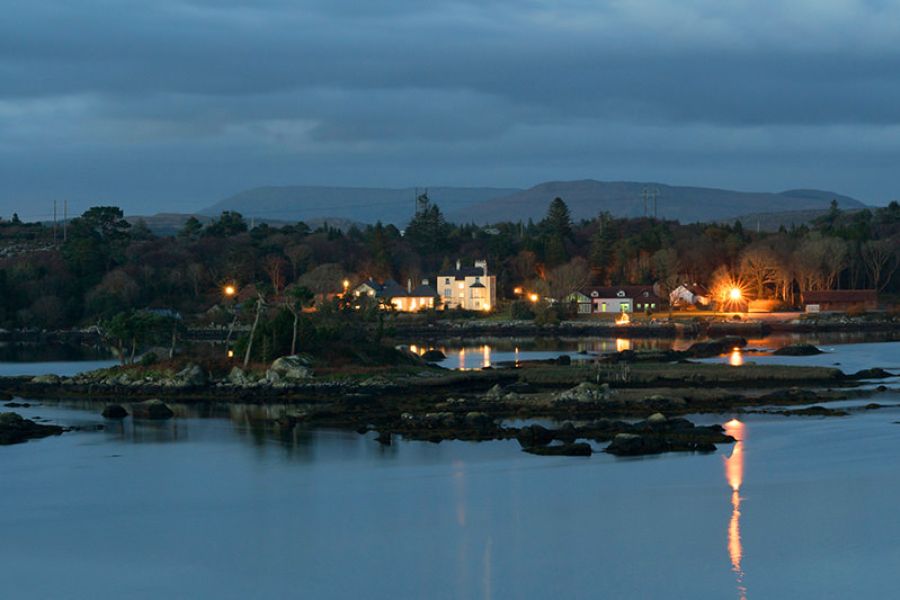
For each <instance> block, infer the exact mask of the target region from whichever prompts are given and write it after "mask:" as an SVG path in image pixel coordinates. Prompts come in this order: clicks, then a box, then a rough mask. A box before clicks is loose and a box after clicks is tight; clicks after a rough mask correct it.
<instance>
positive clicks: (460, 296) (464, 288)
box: [437, 260, 497, 311]
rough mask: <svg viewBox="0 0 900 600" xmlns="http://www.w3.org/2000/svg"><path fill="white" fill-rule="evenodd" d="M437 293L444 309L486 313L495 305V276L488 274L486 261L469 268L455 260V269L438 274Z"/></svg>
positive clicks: (479, 261) (477, 262)
mask: <svg viewBox="0 0 900 600" xmlns="http://www.w3.org/2000/svg"><path fill="white" fill-rule="evenodd" d="M437 291H438V293H439V294H440V297H441V303H442V304H443V305H444V307H446V308H462V309H465V310H484V311H488V310H491V308H493V307H494V306H496V305H497V276H496V275H489V274H488V267H487V261H486V260H476V261H475V263H474V265H473V266H471V267H464V266H463V265H462V261H460V260H457V261H456V268H455V269H453V268H451V269H447V270H442V271H441V272H440V273H438V276H437Z"/></svg>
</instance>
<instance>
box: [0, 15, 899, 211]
mask: <svg viewBox="0 0 900 600" xmlns="http://www.w3.org/2000/svg"><path fill="white" fill-rule="evenodd" d="M897 40H900V1H882V0H791V1H790V2H784V1H783V0H777V1H772V0H735V1H729V2H722V0H672V1H662V0H629V1H625V0H610V1H603V0H590V1H588V0H557V1H553V2H550V1H544V0H471V1H470V0H456V1H450V0H382V1H376V2H373V1H372V0H255V1H254V2H252V3H251V2H247V3H241V2H236V1H233V0H219V1H213V0H153V1H149V0H144V1H136V0H79V1H78V2H71V1H70V0H41V1H40V2H7V3H5V5H4V17H3V19H0V216H3V217H5V218H8V217H9V216H10V215H11V213H12V212H13V211H17V212H18V213H19V214H20V216H22V217H23V218H32V219H34V218H46V217H47V216H48V215H49V213H50V207H51V204H52V201H53V200H57V201H58V202H59V203H60V204H61V203H62V201H63V200H67V201H68V202H69V206H70V211H71V212H73V213H78V212H81V211H82V210H84V209H86V208H87V207H89V206H92V205H97V204H114V205H119V206H122V207H123V208H125V209H126V212H128V213H130V214H152V213H155V212H159V211H179V212H189V211H192V210H197V209H200V208H202V207H205V206H207V205H209V204H212V203H213V202H215V201H217V200H220V199H222V198H224V197H226V196H229V195H231V194H234V193H236V192H238V191H241V190H243V189H246V188H250V187H255V186H260V185H290V184H299V185H353V186H390V187H406V186H428V185H431V186H437V185H461V186H469V185H472V186H515V187H529V186H531V185H535V184H537V183H540V182H542V181H547V180H562V179H583V178H594V179H600V180H635V181H657V182H662V183H669V184H676V185H699V186H715V187H726V188H733V189H741V190H758V191H780V190H784V189H791V188H798V187H807V188H819V189H828V190H831V191H834V192H839V193H844V194H848V195H851V196H854V197H856V198H858V199H860V200H863V201H865V202H868V203H870V204H886V203H887V202H888V201H890V200H893V199H897V198H900V191H898V189H897V179H898V177H897V172H898V168H897V166H898V165H900V75H898V74H900V43H897ZM786 208H789V207H786Z"/></svg>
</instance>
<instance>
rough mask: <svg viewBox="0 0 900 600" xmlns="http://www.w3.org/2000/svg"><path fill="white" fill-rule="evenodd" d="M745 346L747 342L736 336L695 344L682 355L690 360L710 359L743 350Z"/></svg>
mask: <svg viewBox="0 0 900 600" xmlns="http://www.w3.org/2000/svg"><path fill="white" fill-rule="evenodd" d="M746 345H747V340H746V339H744V338H742V337H738V336H726V337H723V338H720V339H717V340H710V341H708V342H696V343H694V344H692V345H691V347H690V348H688V349H687V350H685V352H684V354H685V355H686V356H690V357H691V358H712V357H714V356H720V355H722V354H727V353H728V352H731V351H732V350H734V349H735V348H743V347H744V346H746Z"/></svg>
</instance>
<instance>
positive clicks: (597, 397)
mask: <svg viewBox="0 0 900 600" xmlns="http://www.w3.org/2000/svg"><path fill="white" fill-rule="evenodd" d="M608 391H609V388H608V387H607V388H605V389H604V388H602V387H601V386H599V385H597V384H595V383H589V382H587V381H585V382H583V383H579V384H578V385H576V386H575V387H573V388H571V389H569V390H566V391H565V392H562V393H561V394H560V395H559V396H557V398H556V401H557V402H560V403H569V402H601V401H603V400H606V399H607V396H608Z"/></svg>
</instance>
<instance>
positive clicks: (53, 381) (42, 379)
mask: <svg viewBox="0 0 900 600" xmlns="http://www.w3.org/2000/svg"><path fill="white" fill-rule="evenodd" d="M59 381H60V379H59V375H53V374H52V373H48V374H46V375H38V376H37V377H32V378H31V383H42V384H45V385H59Z"/></svg>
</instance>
